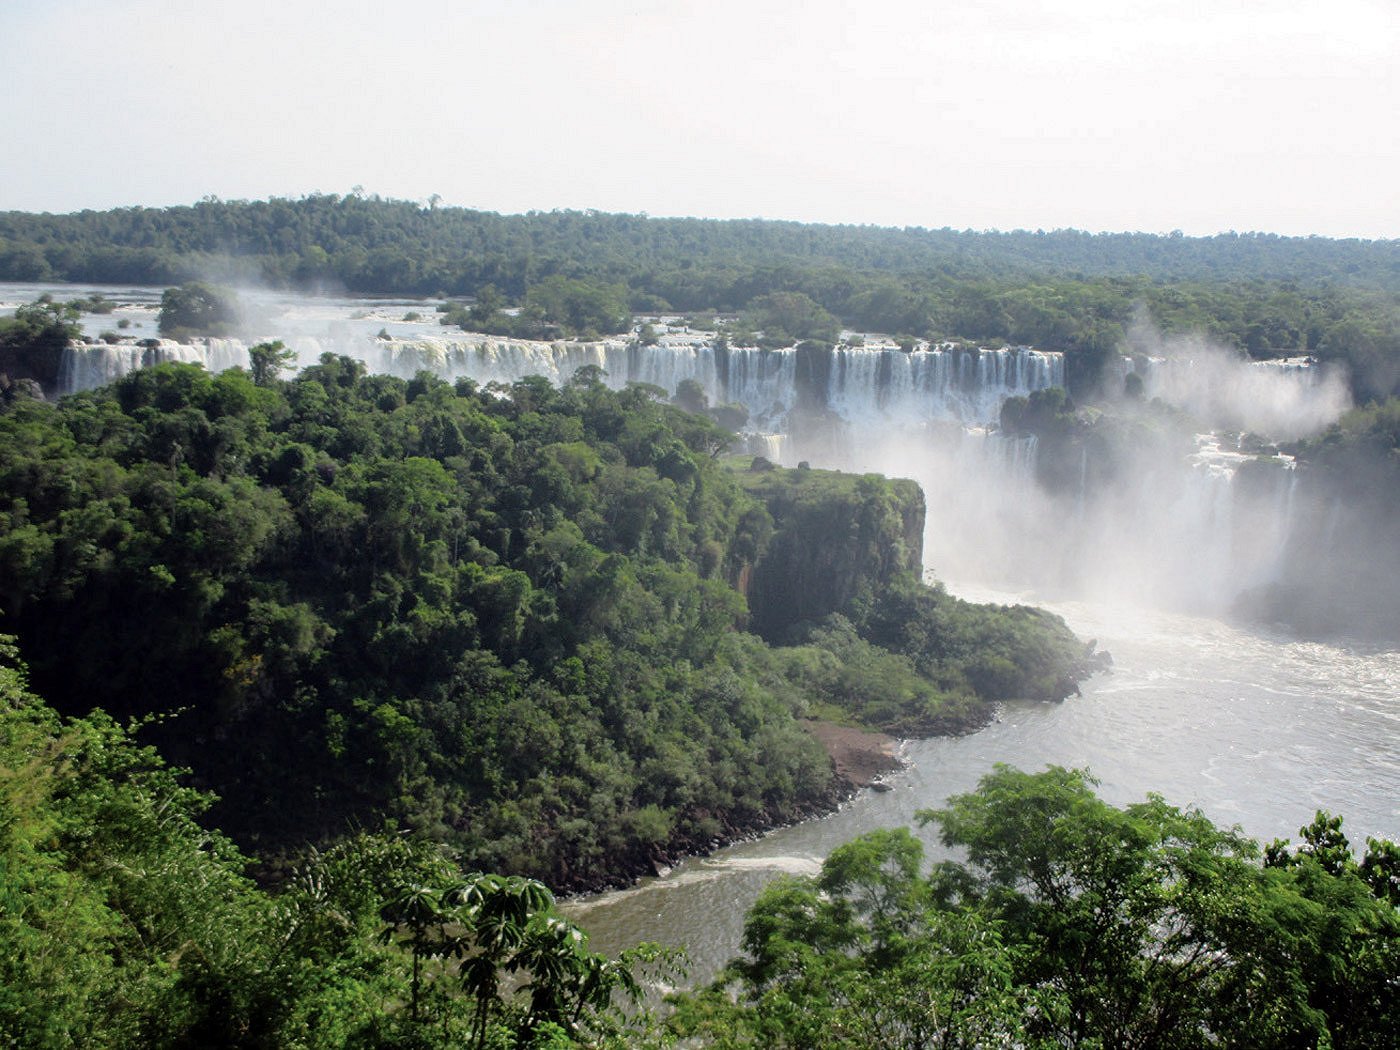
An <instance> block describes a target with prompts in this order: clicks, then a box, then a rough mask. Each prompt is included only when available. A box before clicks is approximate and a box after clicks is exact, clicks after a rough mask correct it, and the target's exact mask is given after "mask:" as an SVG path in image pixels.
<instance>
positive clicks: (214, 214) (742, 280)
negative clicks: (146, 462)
mask: <svg viewBox="0 0 1400 1050" xmlns="http://www.w3.org/2000/svg"><path fill="white" fill-rule="evenodd" d="M0 242H2V243H3V244H4V245H5V247H4V249H3V250H0V277H3V278H4V279H7V280H44V279H66V280H70V281H79V280H90V281H103V282H115V283H139V284H172V283H177V282H180V281H184V280H188V279H189V278H190V277H192V276H193V275H195V274H214V275H217V277H218V279H220V280H225V281H229V282H233V281H236V280H245V279H255V280H257V281H259V282H261V283H264V284H267V285H271V286H274V287H279V286H280V287H288V286H301V287H314V286H316V285H321V284H324V283H326V282H328V281H331V282H335V283H338V284H340V285H343V286H344V287H346V288H348V289H350V290H352V291H356V292H379V293H387V292H393V293H399V294H415V295H424V296H427V295H437V294H441V293H447V294H450V295H453V296H461V297H466V296H475V298H476V304H475V306H473V307H472V308H471V309H470V310H452V311H449V312H448V313H447V315H446V316H447V319H448V321H449V323H460V324H462V325H463V326H464V327H468V328H470V329H471V330H473V331H486V332H493V333H497V334H502V335H515V336H533V337H542V338H552V337H554V336H556V335H559V334H575V333H579V334H582V333H587V332H590V331H592V332H596V333H600V334H606V333H608V332H617V331H623V330H625V325H624V321H623V318H624V317H625V315H626V312H627V307H628V305H629V304H631V305H633V306H634V307H635V308H636V309H637V310H638V311H640V312H648V311H651V312H655V311H656V310H659V309H662V308H663V307H664V308H668V309H670V308H673V309H675V310H677V311H680V312H683V313H690V314H696V315H708V316H713V314H714V312H715V311H721V312H724V313H728V314H740V313H743V314H744V315H745V316H744V318H743V319H742V320H741V322H740V323H739V324H738V325H737V326H736V328H735V330H734V332H733V334H734V336H735V337H736V338H739V337H741V336H743V335H744V333H752V332H753V331H754V330H755V329H760V330H763V331H764V332H765V336H764V340H765V345H772V346H778V345H791V344H792V343H794V342H797V341H800V340H815V341H818V342H825V343H830V342H832V341H833V340H834V339H835V338H836V335H837V333H838V330H839V325H840V324H844V325H847V326H850V327H854V328H856V329H860V330H867V331H880V332H886V333H891V334H897V335H899V336H900V337H901V345H908V341H909V340H910V339H911V338H912V337H915V336H917V337H920V338H935V339H943V338H954V339H967V340H974V341H978V342H984V343H991V344H1002V343H1012V344H1021V343H1029V344H1035V345H1037V346H1040V347H1043V348H1045V349H1051V350H1063V351H1066V352H1067V353H1068V354H1069V361H1068V371H1069V382H1070V384H1071V386H1072V387H1073V388H1074V389H1075V390H1077V391H1078V390H1090V389H1092V388H1093V384H1094V382H1095V380H1096V379H1097V378H1098V376H1099V373H1100V370H1101V369H1102V367H1103V365H1104V364H1105V363H1106V362H1108V361H1110V360H1111V359H1112V357H1113V355H1114V354H1115V353H1116V352H1118V350H1119V348H1120V344H1121V343H1122V339H1123V333H1124V331H1125V329H1126V327H1127V326H1128V325H1129V324H1131V323H1132V321H1133V320H1134V318H1135V317H1137V316H1138V315H1139V314H1140V312H1141V311H1142V310H1143V308H1145V309H1146V310H1147V312H1148V313H1149V314H1150V315H1151V317H1152V318H1153V320H1154V321H1155V322H1156V323H1157V324H1158V325H1160V326H1161V327H1162V328H1163V329H1164V330H1166V331H1168V332H1201V333H1204V334H1206V335H1208V336H1210V337H1211V338H1213V339H1215V340H1217V341H1219V342H1222V343H1225V344H1227V345H1231V346H1234V347H1237V348H1238V349H1239V350H1240V351H1241V352H1243V353H1248V354H1250V355H1252V356H1254V357H1270V356H1278V355H1285V354H1300V353H1308V354H1313V355H1316V356H1318V357H1321V358H1324V359H1328V360H1335V361H1339V362H1342V363H1345V364H1346V365H1347V366H1348V368H1349V370H1350V373H1351V376H1352V384H1353V389H1354V392H1355V394H1356V396H1357V398H1358V400H1359V401H1361V402H1366V401H1370V400H1373V399H1379V398H1385V397H1388V396H1393V395H1396V394H1400V308H1397V306H1396V300H1395V292H1396V290H1397V287H1400V280H1398V279H1397V275H1400V265H1397V258H1398V256H1397V252H1398V251H1400V242H1397V241H1393V240H1392V241H1355V240H1328V239H1325V238H1317V237H1309V238H1288V237H1277V236H1272V235H1268V234H1250V233H1246V234H1238V233H1233V232H1231V233H1224V234H1220V235H1218V236H1215V237H1203V238H1193V237H1159V236H1153V235H1148V234H1088V233H1083V232H1080V231H1075V230H1056V231H1052V232H1043V231H1036V232H1030V231H1014V232H1009V233H989V232H975V231H970V230H968V231H956V230H949V229H943V230H926V229H915V228H907V229H902V230H896V229H880V228H876V227H868V226H817V225H811V224H801V223H791V222H761V221H734V222H714V221H708V220H699V219H652V218H645V217H640V216H633V215H604V214H601V213H596V212H587V213H580V212H531V213H529V214H527V215H516V216H502V215H496V214H491V213H486V212H476V211H470V210H466V209H460V208H424V207H421V206H420V205H417V204H415V203H412V202H408V201H393V200H382V199H380V198H378V197H365V196H362V195H353V194H352V195H350V196H345V197H339V196H335V195H315V196H311V197H306V198H303V199H300V200H286V199H273V200H268V201H230V202H221V201H215V200H206V201H201V202H200V203H199V204H197V205H195V206H193V207H187V208H168V209H141V208H128V209H120V210H117V211H109V212H92V211H89V212H83V213H81V214H78V215H60V216H53V215H28V214H24V213H19V212H6V213H0ZM229 245H237V246H238V249H237V252H236V253H234V254H230V249H229ZM507 301H509V302H513V303H516V304H518V305H520V306H521V307H522V309H521V310H520V312H519V314H518V315H512V314H509V313H506V312H505V311H504V307H505V305H506V303H507ZM701 319H703V318H701ZM837 319H839V324H838V321H837ZM703 327H709V323H708V322H706V324H705V325H704V326H703Z"/></svg>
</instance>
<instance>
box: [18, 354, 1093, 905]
mask: <svg viewBox="0 0 1400 1050" xmlns="http://www.w3.org/2000/svg"><path fill="white" fill-rule="evenodd" d="M261 378H262V383H261V384H258V383H254V382H253V381H252V379H251V378H250V377H249V375H248V374H247V373H245V372H242V371H240V370H232V371H228V372H224V373H221V374H219V375H215V376H211V375H208V374H206V373H204V372H203V371H201V370H200V369H198V368H195V367H191V366H176V365H165V366H160V367H156V368H150V369H144V370H141V371H138V372H134V373H132V374H130V375H128V376H126V377H125V378H123V379H122V380H121V381H119V382H118V383H117V384H115V385H114V386H112V387H110V388H107V389H104V390H99V391H94V392H90V393H87V394H82V395H78V396H75V397H71V398H68V399H65V400H64V401H63V402H61V403H60V404H58V405H49V404H42V403H38V402H34V401H27V400H20V401H16V402H15V403H14V404H13V405H12V407H11V408H10V410H9V411H8V412H6V413H5V414H3V415H0V609H3V610H4V613H5V616H6V624H7V625H9V626H10V627H11V628H12V629H13V630H14V631H15V632H16V633H17V634H18V635H19V636H20V637H21V639H22V641H23V644H24V645H25V647H26V651H27V653H28V655H29V658H30V661H31V664H32V666H33V668H34V675H35V680H36V682H37V683H38V684H39V686H40V688H41V689H42V691H43V693H44V694H45V695H46V696H48V697H49V698H50V699H51V700H52V702H53V703H54V704H55V706H57V707H58V708H59V709H60V710H62V711H64V712H65V713H69V714H84V713H86V712H88V711H89V710H91V709H92V708H93V707H101V708H103V709H104V710H106V711H108V712H109V713H111V714H112V715H113V716H115V717H117V718H126V717H128V716H146V715H148V714H152V713H160V714H166V715H169V716H170V717H169V718H167V719H165V720H163V721H161V722H159V723H158V724H153V725H151V726H149V727H148V728H147V729H146V730H144V732H145V733H146V735H147V736H148V737H149V739H151V740H153V741H156V742H159V744H160V745H161V746H162V748H163V749H164V750H165V751H166V753H167V754H168V755H169V757H170V758H171V759H172V760H173V761H176V762H178V763H180V764H182V765H187V766H190V767H192V768H193V769H194V771H195V774H196V777H197V782H198V783H199V784H200V785H201V786H204V787H207V788H211V789H213V790H215V791H216V792H217V793H218V795H219V796H220V797H221V801H220V802H219V804H218V807H217V808H216V810H215V815H216V817H217V819H218V820H219V822H220V824H221V826H223V827H225V829H226V830H228V831H229V832H230V833H231V834H233V835H234V836H235V837H236V838H237V839H238V840H239V841H240V842H241V843H244V844H245V845H249V846H252V847H254V848H256V849H258V850H260V851H264V852H266V851H268V850H271V849H276V848H286V847H289V846H294V845H295V844H296V843H298V842H301V841H305V840H306V839H308V838H310V839H313V840H326V839H334V838H335V837H337V836H339V835H341V834H343V833H344V832H345V830H346V829H347V828H349V827H351V826H354V825H355V824H358V825H360V826H365V827H378V826H380V824H381V822H382V821H383V820H385V819H386V818H389V819H393V820H395V821H397V822H399V824H400V825H402V826H409V827H412V828H415V829H418V830H421V831H424V832H427V833H430V834H432V835H434V836H436V837H439V838H442V839H445V840H448V841H451V842H453V843H455V844H457V845H458V846H459V848H461V849H462V850H463V852H464V856H465V858H466V859H467V861H468V862H469V863H471V864H472V865H474V866H477V867H480V868H482V869H483V870H495V871H502V872H505V873H515V874H528V875H534V876H539V877H544V878H546V879H548V880H549V881H550V882H551V884H553V885H555V886H558V887H578V886H586V885H596V884H599V883H600V882H602V881H606V880H609V879H613V878H617V877H619V876H624V875H627V874H631V873H635V872H637V871H645V870H649V868H650V866H651V865H653V864H654V863H659V862H661V861H663V860H664V859H665V858H666V857H668V856H670V855H671V854H672V853H673V852H674V851H675V850H677V849H684V848H704V847H706V846H707V845H708V844H709V843H711V842H713V841H716V840H722V839H724V838H726V837H729V836H731V835H733V834H735V833H737V832H739V831H742V830H746V829H752V828H755V827H763V826H767V825H770V824H772V823H773V822H776V821H782V820H788V819H792V818H794V817H797V816H800V815H802V814H804V813H809V812H812V811H814V810H816V809H819V808H824V807H826V806H829V805H831V804H832V802H833V801H834V799H835V798H836V796H837V794H838V793H839V791H840V785H839V784H837V783H836V782H834V781H833V775H832V770H831V766H830V763H829V760H828V758H827V756H826V754H825V753H824V752H823V751H822V749H821V748H820V747H819V746H818V745H817V744H816V743H815V741H814V740H813V739H812V738H811V736H810V735H809V734H808V733H807V732H805V731H804V729H803V727H802V724H801V721H800V719H801V718H802V717H805V716H810V715H814V714H822V715H824V716H826V717H830V718H838V719H843V720H848V719H849V720H858V721H863V722H865V723H867V724H873V725H883V726H889V727H895V726H906V727H910V726H924V727H941V728H949V727H957V726H965V725H969V724H976V723H977V722H979V721H980V720H981V719H983V718H985V717H986V716H987V712H988V703H989V702H990V701H992V700H995V699H1000V698H1002V697H1005V696H1010V695H1018V696H1056V697H1058V696H1064V695H1065V694H1066V693H1068V692H1070V691H1072V690H1073V688H1074V682H1075V680H1076V679H1077V678H1078V677H1080V676H1082V675H1083V674H1085V673H1087V672H1088V669H1089V664H1088V663H1087V661H1086V654H1085V653H1084V651H1083V648H1082V645H1081V644H1080V643H1079V642H1077V641H1076V640H1075V639H1074V637H1073V636H1072V635H1071V634H1070V632H1069V631H1068V630H1067V629H1066V628H1065V627H1064V624H1063V623H1062V622H1061V621H1059V620H1058V619H1056V618H1052V617H1042V616H1040V615H1038V614H1034V613H1032V612H1030V611H1029V610H1016V609H1007V610H997V609H982V608H980V607H976V606H971V605H968V604H966V603H963V602H959V601H957V600H955V599H953V598H951V597H949V596H948V595H946V594H943V593H941V592H939V591H936V590H932V589H929V588H927V587H924V586H923V585H921V584H920V583H918V582H917V572H918V567H919V548H918V540H919V530H918V528H917V527H915V528H912V529H911V523H914V522H918V521H921V520H922V504H921V496H920V495H919V493H918V491H917V489H915V488H914V487H913V486H909V485H897V484H893V483H890V482H888V481H885V480H884V479H880V478H876V477H873V476H872V477H865V478H858V477H847V476H841V475H835V474H831V473H828V472H822V471H793V472H783V471H773V472H765V473H761V474H751V473H746V472H745V471H744V470H743V469H738V470H734V469H729V467H728V466H727V465H726V464H724V463H722V462H721V461H719V460H717V459H716V458H715V453H716V452H718V451H719V450H721V449H722V448H723V447H724V446H725V445H726V444H727V443H728V441H729V434H728V433H727V432H725V431H723V430H722V429H720V428H718V427H717V426H716V425H715V424H714V423H713V422H711V421H710V420H709V419H708V418H706V417H705V416H702V415H694V414H687V413H685V412H682V411H681V410H679V409H677V408H674V407H672V406H670V405H667V404H665V403H664V402H663V401H661V400H660V399H659V397H658V392H657V391H654V390H651V389H649V388H644V387H638V388H631V389H628V390H624V391H622V392H613V391H610V390H608V389H607V388H606V387H605V386H604V385H603V384H602V382H601V381H600V379H599V377H598V376H597V375H596V370H593V371H588V370H584V371H582V372H581V373H580V374H579V376H578V377H576V379H575V380H574V381H573V382H571V383H570V384H568V385H567V386H566V387H565V388H563V389H555V388H553V387H551V386H550V385H549V384H548V383H546V382H544V381H543V380H539V379H527V380H524V381H522V382H520V383H517V384H514V385H513V386H510V387H499V388H488V389H477V388H476V387H475V386H474V385H473V384H472V383H470V382H467V381H462V382H459V383H458V384H456V385H455V386H453V385H450V384H448V383H446V382H444V381H443V380H440V379H437V378H435V377H433V376H431V375H428V374H426V373H423V374H420V375H419V376H417V377H416V378H415V379H413V380H410V381H405V380H402V379H396V378H391V377H387V376H369V375H366V374H365V373H364V369H363V366H361V365H359V364H358V363H356V362H352V361H349V360H347V359H344V358H337V357H332V356H329V355H328V356H326V357H325V358H323V359H322V362H321V363H320V364H319V365H317V366H316V367H313V368H310V369H307V370H306V371H304V372H302V373H301V375H299V376H298V377H296V378H295V379H293V380H290V381H282V380H278V379H275V378H273V377H272V375H271V374H270V372H269V373H266V374H264V375H263V376H262V377H261ZM746 462H747V461H745V463H746ZM838 520H839V521H843V522H849V523H850V527H852V528H858V529H859V530H860V535H861V537H863V538H862V539H861V541H860V542H859V543H857V544H853V545H848V544H833V543H830V542H829V541H828V540H827V538H826V533H824V532H823V531H822V529H823V528H825V526H824V525H823V524H822V523H823V522H828V523H829V522H832V521H838ZM843 531H848V529H847V527H846V526H843ZM814 550H820V551H822V552H823V555H822V560H821V562H820V564H819V565H817V564H813V565H812V566H811V567H810V568H809V569H808V570H807V571H806V572H805V575H802V576H800V577H799V582H798V583H797V584H796V586H797V587H798V589H799V591H798V592H795V591H793V589H792V588H793V586H794V584H793V583H792V581H790V580H786V579H785V578H784V573H783V572H781V571H774V570H772V569H771V568H770V562H771V563H772V565H774V566H786V565H789V564H790V563H792V562H793V559H794V557H795V556H797V555H798V554H802V553H806V554H810V553H811V552H812V551H814ZM833 584H836V585H835V586H833ZM799 592H800V593H799ZM876 596H881V597H880V599H879V600H878V601H876V600H875V599H876ZM750 603H752V607H753V608H754V609H755V610H762V616H761V617H758V618H757V622H756V623H755V626H756V627H758V628H759V629H760V631H761V632H762V634H763V638H764V639H768V641H765V640H763V639H761V638H760V637H758V636H756V635H754V634H751V633H748V631H747V630H746V628H747V626H748V623H749V608H750ZM900 603H902V604H900ZM784 609H786V612H784V611H783V610H784ZM770 642H771V643H774V644H769V643H770ZM885 675H887V676H888V677H882V676H885Z"/></svg>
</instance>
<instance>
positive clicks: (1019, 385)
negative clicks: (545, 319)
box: [58, 332, 1064, 433]
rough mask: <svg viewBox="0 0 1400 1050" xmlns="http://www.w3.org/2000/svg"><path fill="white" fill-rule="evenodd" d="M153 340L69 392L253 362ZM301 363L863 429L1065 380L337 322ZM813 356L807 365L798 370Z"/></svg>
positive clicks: (1051, 362) (867, 353)
mask: <svg viewBox="0 0 1400 1050" xmlns="http://www.w3.org/2000/svg"><path fill="white" fill-rule="evenodd" d="M148 342H150V343H151V344H152V345H146V346H142V345H139V344H136V343H121V344H117V345H114V346H109V345H106V344H98V345H92V346H88V345H80V344H75V345H73V346H71V347H69V349H68V350H67V351H66V352H65V354H64V357H63V361H62V365H61V370H60V377H59V390H58V392H59V393H60V394H71V393H75V392H77V391H79V390H87V389H91V388H93V387H97V386H101V385H103V384H105V383H110V382H111V381H112V380H114V379H118V378H120V377H121V376H124V375H126V374H127V373H128V372H131V371H133V370H134V369H137V368H148V367H150V366H152V365H156V364H161V363H164V362H166V361H185V362H193V363H197V364H201V365H203V366H204V367H205V368H206V369H208V370H209V371H211V372H217V371H221V370H223V369H225V368H233V367H245V368H246V367H247V365H248V344H247V343H245V342H243V341H241V340H237V339H204V340H199V341H196V342H192V343H177V342H175V341H174V340H170V339H161V340H158V341H148ZM287 342H288V345H289V346H290V347H291V348H292V349H293V350H294V351H295V352H296V355H297V363H298V365H299V366H301V367H305V366H306V365H311V364H315V363H316V361H317V359H318V358H319V357H320V355H321V354H322V353H324V352H326V351H331V352H334V353H339V354H345V355H346V356H349V357H354V358H358V359H359V360H362V361H364V362H365V365H366V367H367V368H368V369H369V370H370V371H371V372H380V373H387V374H389V375H396V376H401V377H403V378H410V377H412V376H413V375H414V374H415V373H416V372H419V371H423V370H426V371H429V372H433V373H435V374H437V375H440V376H442V377H444V378H446V379H457V378H459V377H466V378H469V379H474V380H476V381H477V382H479V383H482V384H485V383H490V382H499V383H513V382H516V381H518V380H520V379H524V378H525V377H526V376H531V375H538V376H544V377H545V378H546V379H548V380H549V381H550V382H552V383H554V384H556V385H560V384H562V383H564V382H566V381H567V380H568V379H569V378H570V377H571V376H573V374H574V373H575V372H576V371H577V370H578V369H580V368H582V367H585V366H595V367H597V368H600V369H602V371H603V372H604V374H605V375H604V382H606V383H607V384H608V385H609V386H611V387H614V388H621V387H623V386H626V385H627V384H628V383H649V384H651V385H653V386H657V387H660V388H661V389H663V390H665V391H666V393H667V394H674V393H675V391H676V387H677V386H678V385H679V384H680V383H682V382H683V381H685V380H693V381H694V382H696V383H698V384H699V385H700V387H701V389H703V390H704V391H705V395H706V396H707V397H708V398H709V400H710V403H711V404H712V405H714V404H725V403H730V402H734V403H738V404H741V405H743V406H744V407H745V408H746V409H747V410H748V412H749V418H750V420H751V425H752V427H753V429H755V430H757V431H760V432H767V433H782V432H784V431H786V430H787V429H788V421H789V417H790V416H791V414H792V413H793V412H794V411H795V410H797V409H799V408H801V409H803V410H805V411H808V412H810V413H813V414H817V415H830V416H833V417H834V418H835V419H837V420H839V421H841V422H843V423H846V424H850V425H852V426H855V427H866V426H879V425H885V424H887V423H889V422H892V421H893V422H897V423H900V424H910V425H919V424H925V423H960V424H964V425H986V424H989V423H993V422H995V421H996V418H997V414H998V412H999V411H1000V409H1001V403H1002V401H1004V400H1005V399H1006V398H1008V397H1011V396H1015V395H1018V394H1019V395H1025V394H1029V393H1031V392H1032V391H1034V390H1040V389H1043V388H1045V387H1050V386H1056V385H1062V384H1063V382H1064V358H1063V356H1062V355H1061V354H1058V353H1047V352H1044V351H1040V350H1034V349H1031V348H1029V347H1018V348H1015V349H1000V350H985V349H963V348H958V347H953V346H951V345H944V346H931V347H930V346H921V347H919V348H917V349H915V350H913V351H910V352H907V353H906V352H904V351H901V350H898V349H893V348H873V349H865V348H854V347H846V346H842V347H838V348H836V349H834V350H827V351H808V350H797V349H792V348H789V349H784V350H760V349H757V348H753V347H730V348H723V349H720V348H716V347H715V346H714V345H713V344H712V343H711V342H708V341H706V340H704V339H703V338H697V337H692V338H688V339H680V338H670V339H663V340H661V341H660V342H658V344H657V345H654V346H642V345H640V344H638V343H636V342H635V341H631V340H624V339H605V340H600V341H598V342H566V341H558V342H549V343H546V342H536V341H530V340H523V339H503V338H496V337H493V336H466V337H461V338H453V337H431V338H411V339H399V338H391V339H380V338H367V337H365V336H363V335H360V336H353V335H351V334H349V333H339V334H337V333H335V332H332V333H331V335H330V336H329V337H317V338H312V337H295V338H291V339H289V340H287ZM804 355H805V364H806V372H807V373H809V374H804V375H799V368H800V367H801V366H802V365H803V362H804Z"/></svg>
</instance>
